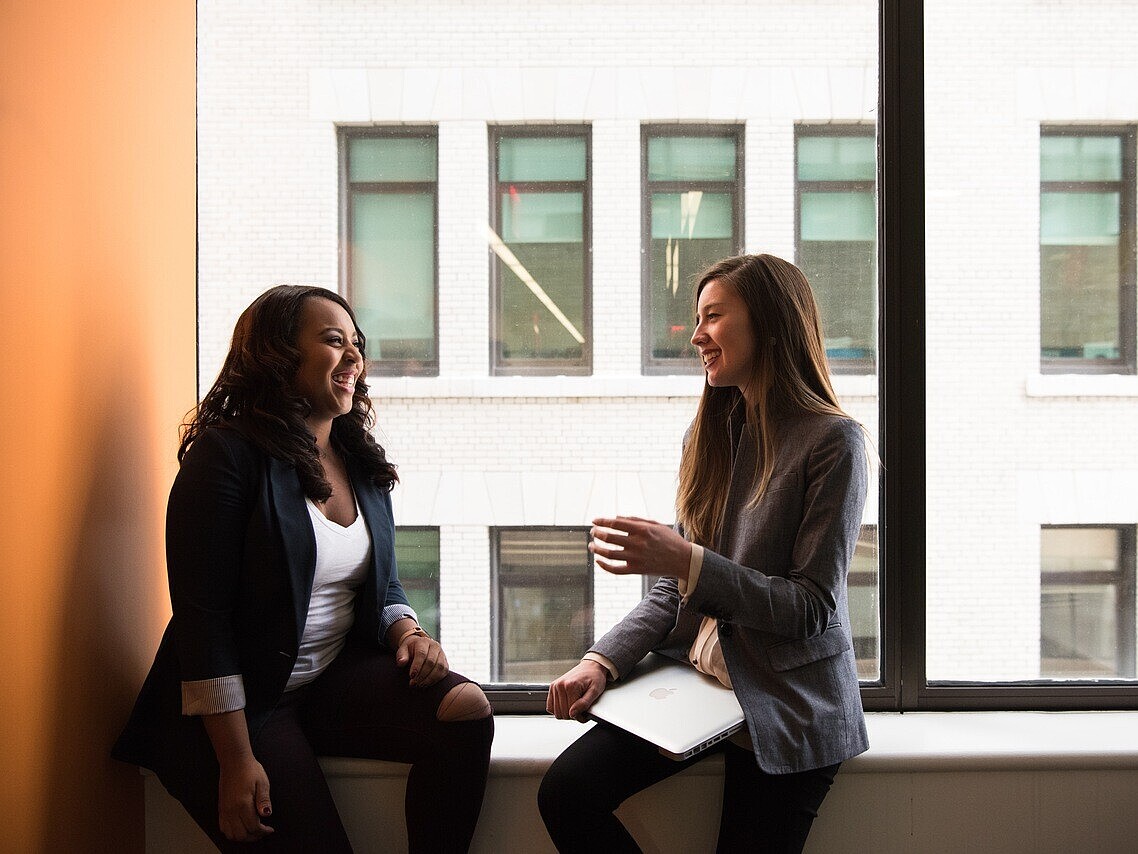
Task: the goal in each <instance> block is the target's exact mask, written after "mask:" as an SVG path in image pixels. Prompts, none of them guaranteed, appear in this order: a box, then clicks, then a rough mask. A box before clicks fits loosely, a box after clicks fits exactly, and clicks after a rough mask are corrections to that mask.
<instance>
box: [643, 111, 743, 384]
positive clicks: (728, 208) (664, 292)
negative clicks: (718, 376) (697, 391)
mask: <svg viewBox="0 0 1138 854" xmlns="http://www.w3.org/2000/svg"><path fill="white" fill-rule="evenodd" d="M641 145H642V149H641V152H642V153H641V157H642V172H643V176H644V179H643V188H644V197H643V209H642V213H641V217H642V222H643V248H642V259H643V264H644V268H643V276H644V297H643V298H644V313H645V318H644V338H643V341H644V372H645V373H649V374H661V373H697V372H698V371H699V369H700V368H699V362H698V360H697V359H696V357H695V351H694V349H693V348H692V346H691V340H690V339H691V336H692V332H693V326H692V324H693V320H692V318H693V317H694V315H695V309H694V303H693V293H692V289H693V288H694V286H695V278H696V277H697V276H698V275H699V273H700V271H701V270H702V269H703V268H704V267H706V266H708V265H709V264H711V263H713V262H715V261H718V260H719V259H721V258H726V257H728V256H731V255H736V254H738V253H740V252H742V251H743V250H742V219H743V192H742V186H743V183H742V174H743V171H742V170H743V146H742V129H741V128H740V127H738V126H727V127H708V128H693V127H687V126H672V127H657V126H651V125H649V126H645V127H644V128H642V131H641Z"/></svg>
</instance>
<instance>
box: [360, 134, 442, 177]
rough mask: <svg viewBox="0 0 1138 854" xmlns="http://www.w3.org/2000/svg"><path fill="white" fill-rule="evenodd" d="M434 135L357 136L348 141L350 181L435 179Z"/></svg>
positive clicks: (435, 144)
mask: <svg viewBox="0 0 1138 854" xmlns="http://www.w3.org/2000/svg"><path fill="white" fill-rule="evenodd" d="M437 148H438V144H437V142H436V140H435V139H434V137H423V136H416V137H366V138H360V137H356V138H353V139H351V140H349V142H348V179H349V180H350V181H384V182H392V181H434V180H435V177H436V164H437V162H438V158H437V156H436V149H437Z"/></svg>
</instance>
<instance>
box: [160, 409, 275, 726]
mask: <svg viewBox="0 0 1138 854" xmlns="http://www.w3.org/2000/svg"><path fill="white" fill-rule="evenodd" d="M222 432H223V431H220V430H216V429H212V430H206V431H205V432H203V433H202V434H201V436H199V437H198V438H197V439H196V440H195V441H194V443H193V445H192V446H191V447H190V449H189V451H188V452H187V453H186V455H185V457H183V459H182V465H181V468H180V470H179V472H178V475H177V477H176V478H175V480H174V485H173V487H172V489H171V491H170V501H169V504H168V506H167V511H166V568H167V574H168V576H169V582H170V602H171V605H172V607H173V611H174V617H173V620H172V623H171V625H172V628H173V631H174V639H175V644H176V648H177V652H178V660H179V665H180V669H181V678H182V685H183V695H184V696H185V693H186V688H187V683H197V685H196V687H197V688H199V689H205V694H208V693H209V691H208V687H209V686H211V685H212V686H215V687H217V686H220V687H221V688H226V687H228V689H229V691H230V694H231V695H232V692H233V691H235V690H239V689H240V677H241V672H240V664H239V655H238V648H237V640H236V638H235V636H234V627H233V623H232V619H231V617H232V614H233V611H234V609H235V608H236V606H237V601H238V585H239V578H240V568H241V564H242V557H243V551H244V546H245V531H246V528H247V525H248V521H249V517H250V514H251V512H252V508H253V505H254V502H255V495H256V487H257V460H256V456H255V455H254V454H251V453H246V452H244V451H245V446H244V443H243V442H242V441H241V440H239V439H234V438H233V437H229V436H225V437H223V436H222V435H221V433H222ZM233 677H236V685H234V681H235V680H234V678H233ZM198 696H199V697H201V696H202V693H201V692H198ZM239 700H240V702H239V703H238V704H237V706H236V707H237V708H240V707H241V706H243V705H244V696H243V691H242V692H241V696H240V697H239ZM230 705H232V703H231V704H230ZM218 710H221V711H224V710H226V709H218V708H198V709H193V708H186V707H185V704H184V707H183V711H184V712H185V713H187V714H199V713H205V712H210V711H218Z"/></svg>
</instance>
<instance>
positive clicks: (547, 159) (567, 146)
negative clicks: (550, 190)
mask: <svg viewBox="0 0 1138 854" xmlns="http://www.w3.org/2000/svg"><path fill="white" fill-rule="evenodd" d="M498 180H499V181H584V180H585V139H584V137H580V136H571V137H504V138H501V139H499V140H498Z"/></svg>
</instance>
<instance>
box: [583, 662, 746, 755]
mask: <svg viewBox="0 0 1138 854" xmlns="http://www.w3.org/2000/svg"><path fill="white" fill-rule="evenodd" d="M589 714H590V715H591V716H592V717H593V718H595V719H597V720H601V721H605V722H606V723H609V724H612V725H613V726H617V727H620V728H621V729H623V730H626V731H627V732H630V733H632V734H633V735H635V736H639V737H640V738H643V739H644V740H645V741H648V742H651V743H652V744H654V745H656V747H658V748H659V749H660V752H661V753H662V754H664V755H665V756H667V757H669V758H671V759H676V760H680V759H687V758H689V757H691V756H694V755H695V754H697V753H699V752H700V751H701V750H706V749H707V748H709V747H711V745H713V744H716V743H717V742H720V741H722V740H723V739H725V738H728V737H730V736H731V735H733V734H734V733H735V732H738V730H739V729H741V728H742V726H743V710H742V708H741V707H740V706H739V700H738V698H737V697H736V696H735V692H734V691H732V690H731V689H730V688H725V687H723V685H721V684H720V683H719V682H718V681H717V680H716V679H714V678H713V677H711V676H705V675H704V674H702V673H700V672H699V671H698V670H696V669H695V668H694V667H692V666H691V665H690V664H687V663H685V662H681V661H676V660H675V659H672V658H668V657H667V656H665V655H660V654H659V653H655V652H650V653H648V655H647V656H646V657H645V658H644V660H643V661H641V662H640V663H639V664H637V665H636V667H634V668H633V669H632V672H631V673H629V675H628V676H627V677H625V678H623V679H621V680H619V681H618V682H615V683H613V684H612V685H610V686H609V687H608V688H606V689H605V692H604V693H603V694H601V696H600V698H599V699H598V700H597V702H596V703H594V704H593V707H592V708H591V709H589Z"/></svg>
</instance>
